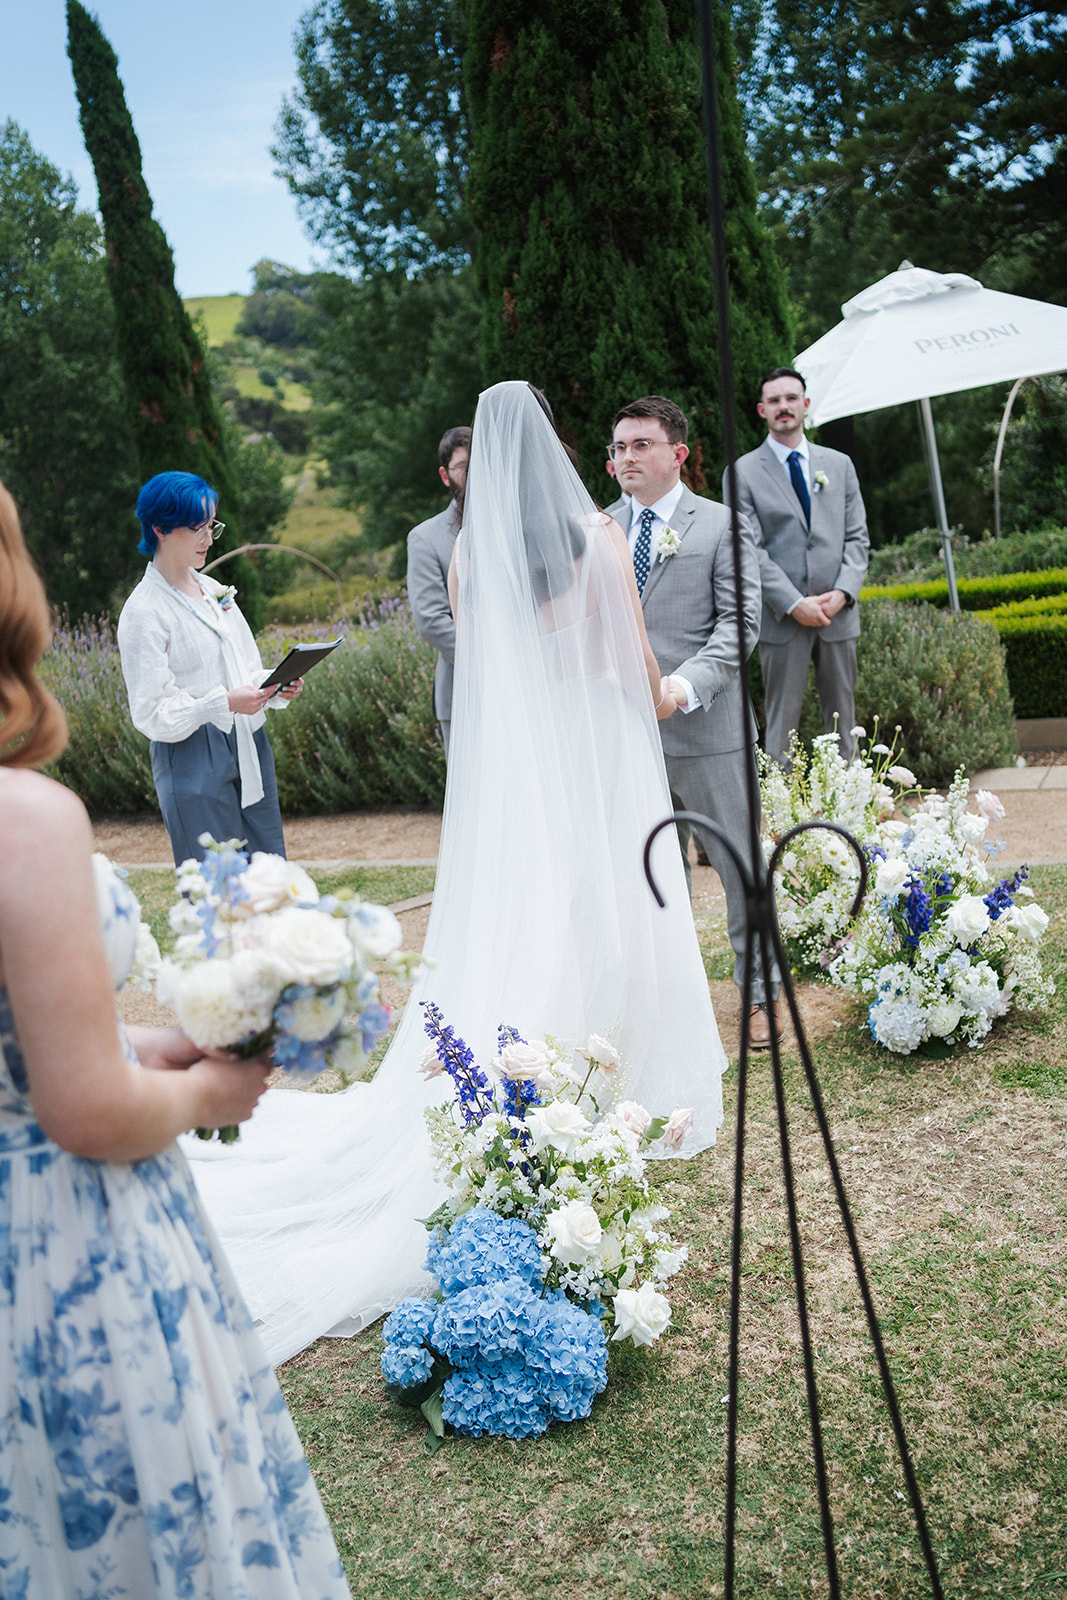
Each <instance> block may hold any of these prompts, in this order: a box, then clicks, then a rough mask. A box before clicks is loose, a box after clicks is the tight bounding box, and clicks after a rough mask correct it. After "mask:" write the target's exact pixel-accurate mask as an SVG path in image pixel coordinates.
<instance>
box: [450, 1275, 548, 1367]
mask: <svg viewBox="0 0 1067 1600" xmlns="http://www.w3.org/2000/svg"><path fill="white" fill-rule="evenodd" d="M540 1320H541V1301H540V1300H539V1299H538V1297H537V1295H536V1294H534V1292H533V1290H532V1289H531V1288H530V1286H529V1285H528V1284H526V1283H524V1282H523V1280H522V1279H521V1278H505V1279H504V1280H503V1282H501V1283H484V1284H477V1285H475V1287H473V1288H471V1289H461V1290H460V1291H459V1292H458V1294H453V1295H450V1296H449V1298H448V1299H447V1300H446V1301H445V1303H444V1305H442V1306H441V1307H440V1309H439V1310H438V1313H437V1316H436V1317H435V1319H434V1325H433V1333H432V1335H431V1338H432V1340H433V1344H434V1347H435V1349H437V1350H440V1352H441V1354H442V1355H444V1356H447V1357H448V1359H449V1361H451V1363H452V1365H453V1366H454V1367H457V1368H460V1369H470V1368H474V1367H478V1366H482V1365H483V1364H489V1365H491V1366H492V1367H493V1369H494V1370H495V1368H496V1367H497V1366H498V1365H500V1364H501V1363H503V1362H506V1361H507V1360H508V1359H509V1358H514V1357H520V1356H522V1354H523V1352H524V1351H525V1350H526V1349H527V1347H528V1345H529V1344H530V1341H531V1338H532V1337H533V1335H534V1334H535V1333H536V1332H537V1328H538V1324H539V1322H540Z"/></svg>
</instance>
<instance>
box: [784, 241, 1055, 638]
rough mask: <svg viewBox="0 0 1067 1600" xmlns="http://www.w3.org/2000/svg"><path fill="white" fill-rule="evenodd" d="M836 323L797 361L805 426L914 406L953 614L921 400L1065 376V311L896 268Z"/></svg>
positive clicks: (955, 601)
mask: <svg viewBox="0 0 1067 1600" xmlns="http://www.w3.org/2000/svg"><path fill="white" fill-rule="evenodd" d="M841 314H842V316H843V317H844V319H845V320H844V321H843V322H839V323H838V325H837V327H836V328H831V329H830V331H829V333H825V334H823V336H822V338H821V339H817V340H816V341H815V343H814V344H812V345H809V346H808V348H807V349H806V350H802V351H801V353H800V354H799V355H798V356H797V358H796V367H797V370H798V371H799V372H801V373H803V375H804V379H805V382H806V384H807V391H808V394H809V395H810V397H811V409H810V411H809V413H808V417H809V420H810V421H811V423H812V424H813V425H817V424H818V423H820V422H830V421H831V420H832V419H833V418H834V417H850V416H853V415H854V414H855V413H856V412H860V411H880V410H882V408H883V407H885V406H895V405H901V404H902V403H903V402H904V401H907V400H917V401H918V403H919V411H920V415H921V417H922V423H923V434H924V438H925V442H926V452H927V459H928V462H929V466H930V481H931V487H932V490H933V495H934V503H935V506H936V509H937V520H938V526H939V528H940V530H941V543H942V548H943V550H944V553H945V572H946V574H947V576H948V588H949V603H950V605H951V607H952V609H953V611H958V610H959V597H958V595H957V593H956V574H955V569H954V567H953V564H952V544H951V539H950V536H949V531H948V515H947V513H946V510H945V491H944V488H943V486H942V483H941V463H940V461H939V460H938V454H937V440H936V439H935V437H934V422H933V416H932V414H931V411H930V397H931V395H938V394H955V393H957V392H959V391H960V390H962V389H979V388H981V387H982V386H983V385H984V384H989V383H1001V382H1004V383H1010V382H1011V381H1012V380H1013V379H1015V378H1032V377H1039V376H1041V375H1042V374H1044V373H1049V372H1061V371H1063V370H1064V369H1065V368H1067V307H1064V306H1054V305H1047V304H1046V303H1045V302H1044V301H1042V300H1027V299H1024V298H1023V296H1021V295H1016V294H1001V293H1000V292H999V291H998V290H996V289H985V288H983V287H982V285H981V284H980V283H979V282H978V280H977V279H976V278H969V277H967V276H966V274H964V273H962V272H948V273H940V272H927V271H925V270H924V269H923V268H922V267H913V266H912V264H911V262H910V261H905V262H902V263H901V266H900V269H899V270H898V271H897V272H891V273H890V274H889V276H888V277H887V278H881V279H879V281H878V282H877V283H872V284H871V286H870V288H869V289H864V290H863V292H862V293H861V294H858V295H855V296H854V298H853V299H851V300H849V301H847V302H846V303H845V304H844V305H843V306H842V307H841Z"/></svg>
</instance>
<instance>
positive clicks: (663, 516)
mask: <svg viewBox="0 0 1067 1600" xmlns="http://www.w3.org/2000/svg"><path fill="white" fill-rule="evenodd" d="M688 437H689V425H688V423H687V421H686V418H685V414H684V412H682V410H681V409H680V408H679V407H678V406H677V405H676V404H675V403H674V401H673V400H668V399H666V398H665V397H664V396H663V395H655V394H653V395H644V396H643V397H642V398H641V399H640V400H635V401H634V402H633V404H632V405H628V406H624V407H623V408H622V410H621V411H619V412H617V413H616V415H615V418H614V421H613V423H612V433H611V442H610V443H609V445H608V470H609V472H611V474H612V476H613V477H614V478H615V479H616V480H617V482H618V485H619V488H620V490H621V491H622V498H621V499H619V500H617V501H616V502H615V504H614V505H612V506H609V507H608V512H609V514H610V515H611V516H613V517H614V518H615V520H616V522H617V523H618V524H619V526H620V528H621V529H622V531H623V533H624V534H625V535H626V537H627V538H628V540H629V544H630V553H631V555H632V556H633V561H634V572H635V574H636V577H637V588H638V592H639V594H640V596H641V608H642V610H643V612H644V616H645V627H646V629H647V630H648V641H649V644H650V645H651V646H652V651H653V654H654V655H655V657H656V660H657V661H658V662H659V665H660V671H661V672H663V673H669V674H670V677H669V678H668V679H667V680H666V684H667V693H668V694H669V695H670V697H671V700H672V702H673V705H674V708H675V709H674V710H673V712H672V714H671V716H670V717H669V718H667V719H666V720H663V721H661V722H660V723H659V732H660V738H661V740H662V742H663V757H664V761H665V763H666V767H667V782H668V784H669V785H670V792H671V800H672V802H673V804H674V807H675V810H677V811H697V812H700V813H701V814H702V815H704V816H707V817H710V818H711V820H712V821H713V822H716V823H718V825H719V826H720V827H721V828H722V829H723V831H724V832H725V833H726V834H727V835H728V837H729V838H730V839H731V840H732V841H733V843H734V845H735V847H736V848H737V849H738V850H739V851H740V853H741V856H742V858H743V859H744V858H746V857H747V856H748V847H749V821H748V794H749V787H748V774H747V771H746V769H751V766H752V761H753V756H752V748H753V745H754V743H755V738H756V727H755V722H754V720H753V718H752V714H751V712H750V711H748V709H747V707H746V706H745V703H744V700H743V697H742V694H741V682H740V677H739V669H740V665H741V662H740V658H739V653H738V638H737V622H736V615H735V600H734V597H735V591H736V585H735V582H734V563H733V546H732V540H731V535H730V517H729V515H728V513H727V512H726V510H725V509H724V507H722V506H721V505H718V504H716V502H715V501H713V500H705V499H703V498H702V497H701V496H699V495H695V494H693V492H692V490H690V489H688V488H687V487H686V486H685V484H684V483H682V481H681V471H682V464H683V462H684V461H685V459H686V457H687V456H688V454H689V445H688V442H687V441H688ZM740 521H741V535H742V540H741V565H742V580H743V596H744V634H745V644H744V652H745V659H746V660H747V658H748V656H749V654H750V653H751V652H752V650H753V649H754V647H755V644H756V639H757V637H758V633H759V612H760V602H759V568H758V566H757V562H756V551H755V546H754V543H753V539H752V531H751V529H750V528H749V526H748V524H747V522H746V521H745V518H744V517H742V518H741V519H740ZM755 792H756V793H757V794H758V792H759V791H758V789H756V791H755ZM678 832H679V835H680V843H681V845H682V856H683V859H684V860H685V863H686V877H687V878H688V876H689V862H688V858H687V846H688V842H689V829H688V827H686V826H685V825H684V824H681V825H680V826H679V829H678ZM697 843H698V848H699V846H700V845H703V847H704V848H705V849H706V850H707V854H708V858H709V861H710V864H711V865H712V866H713V867H714V868H715V870H716V872H717V873H718V874H719V877H720V879H721V880H722V886H723V890H724V893H725V895H726V924H727V933H728V935H729V939H730V944H731V946H732V948H733V952H734V982H735V983H736V984H737V987H738V988H739V989H740V988H741V986H742V980H743V976H744V955H745V932H746V920H747V919H746V908H745V896H744V891H743V889H742V886H741V880H740V878H739V877H738V875H737V871H736V869H735V867H734V865H733V862H732V860H731V858H730V856H729V855H728V853H727V851H726V850H725V849H724V848H723V847H722V846H721V845H720V844H719V843H718V841H717V840H716V839H714V838H712V837H707V838H701V839H699V840H698V841H697ZM770 977H771V992H770V994H768V993H767V992H766V990H765V988H764V983H763V974H762V972H760V971H759V970H758V962H757V970H755V971H754V973H753V980H752V995H751V999H752V1006H751V1010H750V1012H749V1016H748V1021H747V1026H748V1041H749V1046H750V1048H751V1049H753V1050H766V1049H769V1047H770V1043H771V1032H772V1029H773V1031H774V1033H775V1034H777V1036H778V1037H779V1038H781V1036H782V1025H781V1023H780V1021H779V1018H778V1012H777V995H778V988H779V981H778V972H777V969H776V968H773V967H772V970H771V974H770Z"/></svg>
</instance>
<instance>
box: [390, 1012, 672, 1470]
mask: <svg viewBox="0 0 1067 1600" xmlns="http://www.w3.org/2000/svg"><path fill="white" fill-rule="evenodd" d="M423 1005H424V1008H425V1011H426V1017H427V1020H426V1031H427V1033H428V1034H429V1035H430V1038H431V1040H432V1041H433V1042H432V1044H431V1045H430V1046H429V1047H428V1048H427V1051H426V1053H425V1054H424V1056H423V1062H422V1070H423V1072H424V1074H425V1075H426V1076H427V1077H433V1076H436V1075H438V1074H439V1073H442V1072H447V1073H448V1074H449V1075H450V1076H451V1078H452V1080H453V1083H454V1085H455V1098H454V1100H453V1101H452V1102H451V1103H449V1104H446V1105H442V1106H433V1107H430V1108H429V1109H428V1110H427V1112H426V1120H427V1124H428V1126H429V1129H430V1140H431V1144H432V1146H433V1151H434V1156H435V1161H436V1165H437V1172H438V1175H439V1177H441V1178H442V1179H443V1181H444V1182H445V1183H446V1184H447V1185H448V1186H449V1188H450V1189H451V1191H452V1193H451V1196H450V1198H449V1199H448V1200H447V1201H446V1202H445V1204H444V1205H443V1206H441V1208H440V1209H439V1210H438V1211H437V1212H436V1213H435V1214H434V1216H433V1217H431V1218H429V1219H428V1223H427V1226H428V1227H429V1228H430V1247H429V1254H428V1257H427V1261H426V1266H427V1269H428V1270H429V1271H430V1272H432V1273H433V1275H434V1277H435V1278H436V1279H437V1282H438V1285H439V1293H438V1298H437V1299H433V1300H430V1299H423V1300H405V1301H403V1302H402V1303H401V1304H400V1305H399V1306H398V1307H397V1308H396V1310H395V1311H394V1312H393V1313H392V1315H391V1316H390V1317H389V1318H388V1320H387V1322H386V1324H385V1330H384V1337H385V1351H384V1354H383V1356H382V1372H383V1374H384V1376H385V1378H386V1381H387V1383H388V1384H389V1385H390V1387H391V1388H392V1390H393V1392H394V1393H395V1394H396V1396H397V1397H398V1398H399V1399H401V1400H402V1401H404V1402H405V1403H406V1404H412V1405H418V1406H420V1407H421V1409H422V1411H423V1414H424V1415H425V1416H426V1418H427V1421H428V1422H429V1424H430V1427H431V1429H432V1430H433V1433H434V1435H436V1436H437V1437H440V1436H442V1435H443V1432H444V1425H445V1424H446V1423H447V1424H448V1425H449V1426H451V1427H452V1428H453V1429H454V1430H455V1431H456V1432H457V1433H466V1434H473V1435H475V1436H478V1435H480V1434H483V1433H490V1434H502V1435H504V1436H506V1437H508V1438H515V1439H517V1438H526V1437H530V1436H532V1435H536V1434H540V1433H543V1432H544V1430H545V1429H546V1428H547V1427H548V1426H549V1424H550V1423H552V1422H569V1421H574V1420H576V1419H577V1418H580V1417H587V1416H588V1415H589V1412H590V1409H591V1407H592V1404H593V1400H594V1398H595V1396H596V1395H597V1394H599V1393H600V1391H601V1390H602V1389H603V1388H604V1386H605V1384H606V1382H607V1347H608V1338H609V1329H610V1337H611V1339H612V1340H623V1339H630V1340H631V1341H632V1342H633V1343H634V1344H637V1345H643V1344H651V1343H652V1341H653V1340H655V1339H657V1338H659V1336H660V1334H661V1333H662V1332H663V1331H664V1329H665V1328H666V1327H667V1326H668V1324H669V1322H670V1318H671V1307H670V1303H669V1301H668V1300H667V1299H666V1297H665V1295H664V1294H663V1293H662V1292H661V1285H662V1284H663V1283H665V1282H666V1281H667V1279H669V1278H670V1277H672V1276H673V1274H674V1273H676V1272H677V1271H678V1269H679V1268H680V1267H681V1265H682V1263H683V1262H684V1261H685V1259H686V1255H687V1251H686V1248H685V1246H684V1245H683V1246H679V1245H677V1244H675V1242H674V1240H673V1239H671V1237H670V1236H669V1235H668V1234H667V1233H665V1232H664V1231H663V1224H664V1223H665V1222H666V1221H667V1220H668V1218H669V1215H670V1213H669V1211H668V1209H667V1207H666V1206H665V1205H663V1203H662V1201H661V1200H660V1198H659V1196H658V1195H657V1193H656V1191H655V1190H654V1189H653V1188H652V1186H651V1185H650V1184H649V1182H648V1178H647V1176H646V1173H645V1157H646V1153H647V1152H649V1151H650V1149H651V1147H652V1146H656V1147H657V1149H658V1152H659V1153H662V1154H669V1153H671V1152H672V1151H675V1150H678V1149H679V1148H680V1147H681V1145H682V1143H683V1141H684V1139H685V1136H686V1134H687V1133H688V1131H689V1128H690V1127H691V1125H692V1112H691V1111H688V1110H675V1111H674V1113H673V1114H672V1115H671V1117H670V1118H662V1117H660V1118H654V1117H652V1116H651V1114H650V1113H649V1112H648V1111H646V1110H645V1109H644V1107H643V1106H640V1105H638V1104H636V1102H634V1101H619V1100H618V1098H617V1089H616V1085H617V1084H618V1082H619V1080H620V1078H621V1076H622V1074H621V1067H622V1063H621V1061H620V1058H619V1055H618V1052H617V1051H616V1050H615V1049H614V1047H613V1046H612V1045H611V1044H610V1042H609V1041H607V1040H606V1039H603V1038H600V1037H599V1036H598V1035H596V1034H593V1035H591V1036H590V1038H589V1040H588V1042H587V1044H586V1045H585V1047H584V1049H582V1050H580V1051H575V1052H574V1053H573V1055H568V1054H567V1053H566V1052H565V1051H563V1050H561V1049H560V1048H559V1047H558V1046H557V1045H556V1044H555V1043H554V1042H553V1041H551V1040H549V1041H543V1040H525V1039H522V1038H521V1037H520V1036H519V1034H518V1033H517V1032H516V1031H515V1030H514V1029H513V1028H508V1027H501V1029H500V1031H499V1036H498V1041H497V1046H498V1053H497V1055H496V1056H494V1057H493V1059H492V1061H491V1062H490V1063H489V1068H488V1071H483V1070H482V1069H481V1068H480V1067H478V1066H477V1065H476V1063H475V1061H474V1057H473V1054H472V1052H471V1050H470V1049H469V1048H468V1046H467V1045H466V1044H465V1043H464V1041H463V1040H462V1039H460V1038H458V1037H457V1036H456V1035H455V1033H454V1032H453V1030H452V1028H451V1027H449V1026H448V1025H447V1024H446V1023H445V1021H444V1017H443V1016H442V1014H441V1012H440V1010H439V1009H438V1008H437V1007H436V1006H434V1005H433V1004H432V1003H430V1002H426V1001H424V1002H423ZM579 1063H581V1065H580V1066H579ZM613 1090H615V1092H614V1093H613V1092H612V1091H613ZM598 1095H599V1096H600V1098H601V1099H602V1100H603V1101H604V1106H605V1108H604V1109H602V1108H601V1104H600V1101H599V1100H598V1098H597V1096H598ZM583 1099H584V1100H585V1103H586V1105H587V1107H588V1110H589V1112H590V1113H591V1115H587V1114H586V1111H585V1110H584V1109H583V1108H582V1105H581V1104H580V1103H579V1102H581V1101H583ZM609 1319H610V1321H609ZM612 1325H613V1326H612Z"/></svg>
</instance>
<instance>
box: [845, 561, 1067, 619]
mask: <svg viewBox="0 0 1067 1600" xmlns="http://www.w3.org/2000/svg"><path fill="white" fill-rule="evenodd" d="M956 588H957V591H958V592H959V598H960V609H961V610H962V611H987V610H989V609H990V608H991V607H993V606H1000V605H1002V604H1005V603H1007V602H1010V601H1012V600H1018V599H1024V598H1025V599H1033V600H1040V599H1043V598H1045V597H1046V596H1048V595H1059V594H1067V567H1052V568H1049V569H1047V570H1045V571H1043V572H1009V573H1001V574H1000V575H998V576H994V577H988V578H960V579H958V580H957V583H956ZM860 599H861V600H902V601H905V602H912V603H914V602H915V601H922V602H924V603H925V604H926V605H933V606H945V607H947V606H948V583H947V582H946V581H945V579H943V578H941V579H937V580H936V581H934V582H931V583H892V584H881V585H875V584H870V585H865V586H864V588H863V589H862V590H861V591H860Z"/></svg>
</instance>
